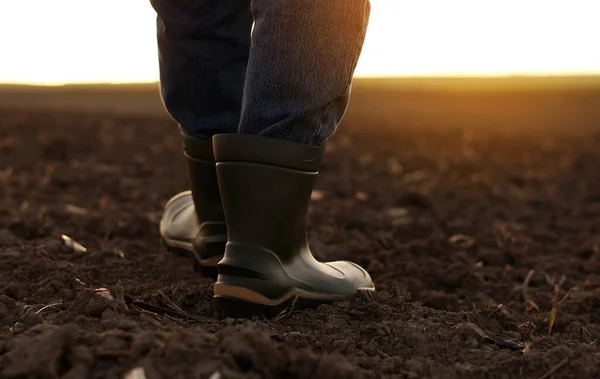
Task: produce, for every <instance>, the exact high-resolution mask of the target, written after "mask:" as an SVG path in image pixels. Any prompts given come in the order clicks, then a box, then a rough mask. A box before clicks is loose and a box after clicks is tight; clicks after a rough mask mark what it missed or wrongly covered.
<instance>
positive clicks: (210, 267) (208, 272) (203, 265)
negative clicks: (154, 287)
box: [161, 238, 223, 280]
mask: <svg viewBox="0 0 600 379" xmlns="http://www.w3.org/2000/svg"><path fill="white" fill-rule="evenodd" d="M161 242H162V245H163V246H164V247H165V249H166V250H167V251H168V252H169V253H171V254H173V255H176V256H178V257H182V258H189V259H190V262H191V263H192V267H193V268H194V271H195V272H197V273H198V274H200V275H202V276H203V277H205V278H211V279H213V280H216V279H217V276H219V271H218V268H217V264H218V263H219V261H220V260H221V259H223V256H222V255H221V256H216V257H213V258H210V259H200V257H198V255H197V254H196V252H195V250H194V248H193V246H192V244H186V243H184V242H179V241H170V240H167V239H166V238H162V239H161ZM187 245H189V246H187Z"/></svg>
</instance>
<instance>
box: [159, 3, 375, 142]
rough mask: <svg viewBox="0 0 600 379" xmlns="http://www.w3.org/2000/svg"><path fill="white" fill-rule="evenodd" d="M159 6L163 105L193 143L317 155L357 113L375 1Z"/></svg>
mask: <svg viewBox="0 0 600 379" xmlns="http://www.w3.org/2000/svg"><path fill="white" fill-rule="evenodd" d="M151 3H152V5H153V7H154V9H155V10H156V12H157V14H158V22H157V33H158V48H159V62H160V81H161V94H162V98H163V101H164V103H165V106H166V108H167V110H168V111H169V113H170V114H171V116H172V117H173V118H174V119H175V120H176V121H177V122H179V124H180V125H181V127H182V128H183V130H184V132H185V133H186V134H189V135H191V136H194V137H198V138H209V137H210V136H212V135H214V134H219V133H235V132H239V133H245V134H256V135H263V136H267V137H272V138H278V139H283V140H288V141H293V142H298V143H304V144H311V145H315V146H318V145H320V144H321V143H323V142H324V141H325V140H326V139H327V138H329V137H330V136H331V135H333V133H334V132H335V130H336V128H337V126H338V124H339V122H340V120H341V118H342V116H343V115H344V112H345V110H346V107H347V104H348V100H349V96H350V88H351V82H352V76H353V73H354V69H355V67H356V63H357V60H358V57H359V55H360V52H361V49H362V45H363V41H364V38H365V32H366V29H367V23H368V19H369V12H370V4H369V1H368V0H252V2H250V0H151ZM253 22H254V29H253V30H252V27H253ZM251 34H252V37H250V35H251Z"/></svg>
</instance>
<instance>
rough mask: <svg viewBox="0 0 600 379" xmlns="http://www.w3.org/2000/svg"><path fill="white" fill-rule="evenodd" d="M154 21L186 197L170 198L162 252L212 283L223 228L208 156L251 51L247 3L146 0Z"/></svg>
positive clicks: (232, 123) (228, 116)
mask: <svg viewBox="0 0 600 379" xmlns="http://www.w3.org/2000/svg"><path fill="white" fill-rule="evenodd" d="M151 2H152V5H153V7H154V9H155V10H156V12H157V14H158V18H157V34H158V51H159V63H160V84H161V94H162V98H163V101H164V104H165V106H166V108H167V110H168V112H169V113H170V114H171V116H172V117H173V118H174V119H175V120H176V121H177V122H178V123H179V124H180V127H181V132H182V134H183V136H182V138H183V149H184V153H185V156H186V161H187V166H188V174H189V178H190V184H191V191H185V192H182V193H180V194H178V195H176V196H174V197H173V198H171V199H170V200H169V201H168V203H167V205H166V206H165V211H164V215H163V218H162V220H161V222H160V233H161V237H162V239H163V241H164V243H165V245H166V246H167V248H168V250H170V251H172V252H176V253H180V254H190V255H191V256H192V258H193V261H194V264H195V267H196V268H197V269H198V271H201V272H202V273H203V274H204V275H208V276H216V265H217V262H218V261H219V260H220V259H221V258H222V256H223V252H224V250H225V243H226V228H225V220H224V216H223V208H222V206H221V197H220V194H219V187H218V183H217V174H216V169H215V162H214V157H213V148H212V140H211V139H210V137H212V135H213V134H215V133H232V132H236V131H237V128H238V124H239V120H240V112H241V104H242V95H243V88H244V78H245V73H246V65H247V62H248V54H249V50H250V32H251V29H252V23H253V18H252V12H251V9H250V0H151Z"/></svg>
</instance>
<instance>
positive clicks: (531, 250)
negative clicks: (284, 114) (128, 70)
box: [0, 104, 600, 379]
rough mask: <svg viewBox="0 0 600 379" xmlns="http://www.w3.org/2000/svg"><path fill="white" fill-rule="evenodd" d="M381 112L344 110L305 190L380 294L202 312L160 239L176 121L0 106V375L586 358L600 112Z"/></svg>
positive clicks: (437, 372) (597, 264)
mask: <svg viewBox="0 0 600 379" xmlns="http://www.w3.org/2000/svg"><path fill="white" fill-rule="evenodd" d="M596 105H597V104H596ZM398 120H401V118H396V120H394V119H393V118H391V119H390V120H389V122H380V123H373V124H371V125H365V124H364V123H362V122H360V123H359V122H357V121H356V120H355V119H349V120H347V121H346V124H345V125H343V126H342V127H341V128H340V131H339V132H338V134H337V135H336V136H335V137H334V138H333V139H332V141H331V143H330V144H329V146H328V155H327V160H326V163H325V167H324V168H323V170H322V175H321V176H320V179H319V182H318V191H319V192H317V193H316V194H315V196H314V201H313V204H312V207H311V216H310V224H311V225H310V242H311V244H312V246H313V247H314V251H315V254H316V255H317V256H318V258H320V259H327V260H330V259H351V260H355V261H356V262H358V263H360V264H362V265H364V266H365V267H366V268H367V269H368V270H369V271H370V272H371V273H372V275H373V278H374V280H375V282H376V285H377V286H378V291H377V292H376V293H374V294H373V295H372V296H366V295H361V296H357V297H356V298H353V299H349V300H348V301H344V302H340V303H337V304H333V305H326V306H321V307H320V308H318V309H316V310H307V311H299V312H292V313H291V314H282V315H281V316H280V317H278V318H277V319H274V320H259V319H255V320H252V321H249V320H239V321H236V320H232V319H227V320H224V321H219V320H216V319H214V318H213V316H212V311H211V303H210V299H211V296H212V294H211V281H210V280H207V279H203V278H200V277H198V276H197V275H196V274H195V273H194V272H193V270H192V268H191V265H190V264H189V261H188V260H186V259H184V258H179V257H174V256H171V255H169V254H167V253H165V251H164V250H163V248H162V247H161V245H160V242H159V236H158V226H157V223H158V220H159V219H160V216H161V208H162V206H163V204H164V202H165V201H166V200H167V199H168V198H169V197H170V196H172V195H173V194H175V193H177V192H178V191H181V190H184V189H186V187H187V178H186V176H185V167H184V162H183V157H182V154H181V151H180V141H179V136H178V132H177V129H176V127H175V125H174V124H173V122H171V121H170V120H168V119H165V118H159V117H157V118H146V119H144V118H127V117H125V116H120V117H117V116H110V115H93V114H79V115H78V114H68V113H58V112H54V113H53V112H47V113H33V112H24V111H21V112H18V111H8V110H4V111H0V378H69V379H78V378H122V377H124V375H125V374H126V373H127V372H128V371H129V370H131V369H134V368H139V367H141V368H143V370H144V372H145V377H146V378H148V379H155V378H212V379H217V378H298V379H305V378H306V379H316V378H362V377H364V378H378V377H388V378H418V377H430V378H591V377H600V354H599V352H598V348H597V341H598V339H599V338H600V128H595V129H589V128H588V129H581V128H579V129H576V128H568V127H565V128H562V129H561V128H553V129H548V130H542V129H539V128H537V129H536V128H529V129H523V128H521V126H520V125H504V126H503V127H494V128H474V127H464V126H462V127H461V125H460V124H461V123H460V120H453V122H452V123H450V122H446V120H437V121H436V122H427V123H422V122H416V121H414V122H409V123H407V124H406V125H400V122H398ZM62 234H64V235H67V236H69V237H71V238H73V239H74V240H76V241H77V242H79V243H80V244H81V245H83V246H85V247H86V248H87V252H77V251H73V249H69V248H67V247H66V246H64V245H63V244H61V243H60V242H59V238H60V236H61V235H62ZM553 308H554V309H555V310H556V317H555V319H554V322H553V323H552V322H551V317H550V315H551V312H552V309H553ZM550 324H553V325H552V330H551V331H549V325H550ZM130 377H134V376H130Z"/></svg>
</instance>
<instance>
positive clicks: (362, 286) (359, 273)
mask: <svg viewBox="0 0 600 379" xmlns="http://www.w3.org/2000/svg"><path fill="white" fill-rule="evenodd" d="M327 264H328V265H329V266H331V267H333V268H335V269H337V270H339V271H341V272H343V273H344V275H345V277H346V279H347V280H349V281H350V282H351V283H352V284H353V285H354V287H355V288H356V290H357V291H359V290H366V291H373V290H375V284H373V280H372V279H371V275H369V273H368V272H367V270H365V269H364V268H362V267H361V266H359V265H357V264H356V263H354V262H349V261H337V262H329V263H327Z"/></svg>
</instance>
